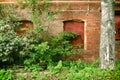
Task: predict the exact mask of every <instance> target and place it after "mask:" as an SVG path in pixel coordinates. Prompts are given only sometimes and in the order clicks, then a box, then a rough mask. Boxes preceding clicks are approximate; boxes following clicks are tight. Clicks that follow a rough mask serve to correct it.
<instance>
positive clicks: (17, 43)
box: [0, 20, 23, 63]
mask: <svg viewBox="0 0 120 80" xmlns="http://www.w3.org/2000/svg"><path fill="white" fill-rule="evenodd" d="M22 47H23V42H22V39H21V38H20V37H19V36H16V32H15V31H14V26H12V25H10V24H8V23H6V22H4V21H3V20H1V21H0V62H7V63H11V62H15V61H18V59H19V56H20V51H21V50H22Z"/></svg>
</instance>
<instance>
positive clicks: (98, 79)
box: [0, 0, 120, 80]
mask: <svg viewBox="0 0 120 80" xmlns="http://www.w3.org/2000/svg"><path fill="white" fill-rule="evenodd" d="M38 2H39V0H27V3H26V4H23V3H21V7H25V8H26V7H27V8H30V11H31V21H32V23H33V25H34V28H33V29H32V30H30V29H26V30H27V32H25V33H23V34H21V35H17V32H16V28H18V27H19V25H20V24H22V23H20V22H19V20H21V18H20V16H19V15H17V13H16V11H14V10H15V9H14V6H13V5H2V4H0V15H1V16H0V80H119V78H120V77H119V76H120V67H119V66H120V61H117V62H116V64H117V65H116V67H115V68H114V69H112V70H111V69H107V70H101V69H100V68H99V66H98V61H96V62H94V63H93V64H89V63H85V62H82V61H80V60H78V61H70V60H63V58H64V56H69V55H72V54H75V53H78V54H80V53H81V51H82V49H78V48H76V47H75V46H72V45H71V44H70V41H71V40H72V39H74V38H76V37H77V36H79V35H77V34H74V33H71V32H61V33H59V34H58V35H57V36H49V31H48V29H49V27H50V26H49V25H48V26H46V25H45V22H46V21H52V20H54V15H55V14H56V13H57V12H51V11H49V9H48V6H49V4H48V3H47V2H44V3H43V4H39V5H38V4H37V3H38ZM11 11H12V12H11ZM5 14H6V15H5ZM38 16H40V18H39V17H38ZM44 28H45V29H44ZM43 33H44V34H43ZM78 46H79V45H78ZM78 46H77V47H78Z"/></svg>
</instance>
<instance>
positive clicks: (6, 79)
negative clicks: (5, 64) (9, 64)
mask: <svg viewBox="0 0 120 80" xmlns="http://www.w3.org/2000/svg"><path fill="white" fill-rule="evenodd" d="M0 80H13V75H12V71H11V70H5V69H1V70H0Z"/></svg>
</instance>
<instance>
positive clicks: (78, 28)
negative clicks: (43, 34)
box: [64, 21, 84, 46]
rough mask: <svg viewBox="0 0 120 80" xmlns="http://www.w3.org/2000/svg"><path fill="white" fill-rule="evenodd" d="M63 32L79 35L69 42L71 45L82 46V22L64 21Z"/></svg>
mask: <svg viewBox="0 0 120 80" xmlns="http://www.w3.org/2000/svg"><path fill="white" fill-rule="evenodd" d="M64 31H68V32H73V33H76V34H79V35H80V36H78V37H77V38H75V39H74V40H72V41H71V43H72V44H73V45H76V44H81V45H83V46H84V22H83V21H64Z"/></svg>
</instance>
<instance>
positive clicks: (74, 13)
mask: <svg viewBox="0 0 120 80" xmlns="http://www.w3.org/2000/svg"><path fill="white" fill-rule="evenodd" d="M3 1H15V0H3ZM85 1H86V2H85ZM116 1H119V0H116ZM67 5H68V6H67ZM119 5H120V4H118V3H117V4H116V10H120V7H119ZM17 9H18V10H19V13H20V15H21V16H22V17H24V18H23V19H29V18H28V17H29V16H28V14H27V12H25V11H27V9H21V8H19V7H17ZM49 9H50V10H54V11H55V10H56V11H60V13H59V14H57V15H56V16H55V17H56V20H55V21H54V22H52V24H51V26H53V27H51V29H50V32H51V35H55V34H58V33H60V32H62V31H63V25H64V23H63V22H64V21H67V20H82V21H84V23H85V24H84V32H85V33H84V50H85V52H84V53H83V54H80V55H74V56H71V57H69V58H70V59H74V60H77V59H79V58H80V59H81V60H84V61H87V62H92V61H94V60H95V59H97V58H98V57H99V45H100V20H101V18H100V17H101V13H100V0H90V1H88V0H53V2H51V6H50V7H49ZM22 11H23V12H22ZM117 55H119V54H118V53H117ZM118 58H119V57H118Z"/></svg>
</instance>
